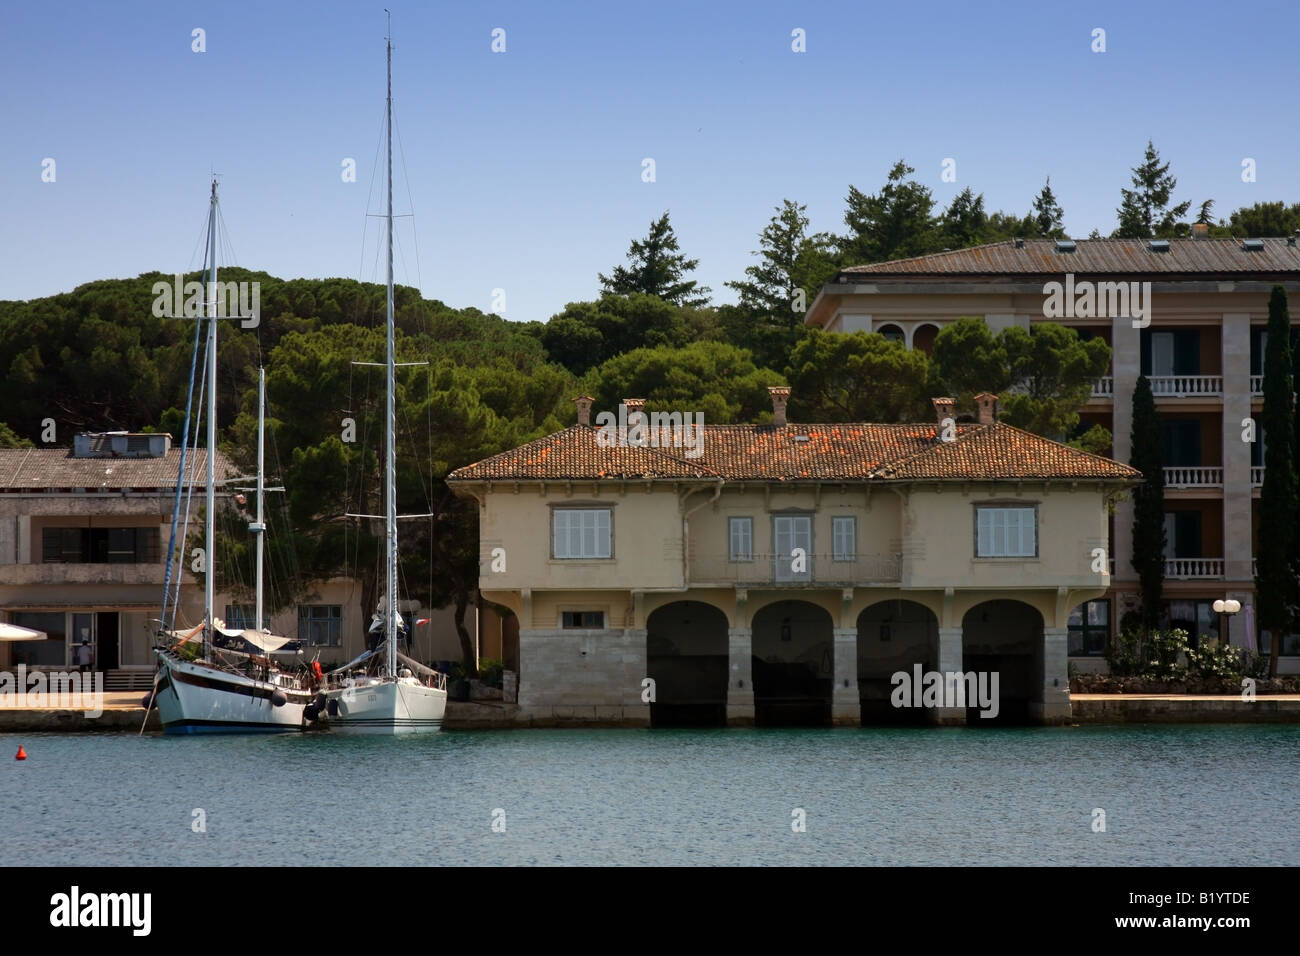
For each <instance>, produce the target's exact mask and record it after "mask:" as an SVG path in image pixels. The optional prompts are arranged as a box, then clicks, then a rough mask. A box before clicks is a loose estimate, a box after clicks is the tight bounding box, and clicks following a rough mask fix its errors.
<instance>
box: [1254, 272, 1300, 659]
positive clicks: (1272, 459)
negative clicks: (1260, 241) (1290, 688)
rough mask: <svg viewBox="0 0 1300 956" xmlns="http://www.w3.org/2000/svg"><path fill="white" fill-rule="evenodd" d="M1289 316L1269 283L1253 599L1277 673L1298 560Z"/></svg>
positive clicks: (1290, 614)
mask: <svg viewBox="0 0 1300 956" xmlns="http://www.w3.org/2000/svg"><path fill="white" fill-rule="evenodd" d="M1292 361H1293V359H1292V355H1291V319H1290V316H1289V315H1288V312H1287V301H1286V290H1284V289H1283V288H1282V286H1280V285H1275V286H1273V294H1272V295H1271V296H1269V300H1268V345H1267V346H1266V348H1265V350H1264V411H1263V415H1262V417H1261V425H1262V426H1263V431H1264V438H1265V448H1264V487H1263V489H1261V491H1260V496H1259V516H1260V528H1261V533H1260V536H1259V546H1258V548H1257V549H1256V556H1255V557H1256V561H1255V567H1256V572H1255V600H1256V601H1257V602H1258V605H1259V608H1258V611H1259V626H1260V627H1261V628H1264V629H1267V630H1268V631H1270V632H1271V633H1272V635H1273V655H1272V658H1271V660H1270V661H1269V675H1270V676H1273V677H1276V676H1277V658H1278V653H1279V652H1280V651H1281V649H1282V635H1283V634H1284V633H1285V632H1286V631H1287V629H1288V627H1289V626H1290V624H1291V622H1292V618H1293V612H1294V602H1295V597H1296V595H1295V590H1296V585H1295V572H1296V570H1300V569H1298V568H1297V565H1296V555H1295V549H1294V542H1295V520H1296V473H1295V430H1294V429H1295V407H1294V405H1295V402H1294V398H1293V396H1292V392H1293V391H1294V387H1293V384H1292V368H1293V366H1292Z"/></svg>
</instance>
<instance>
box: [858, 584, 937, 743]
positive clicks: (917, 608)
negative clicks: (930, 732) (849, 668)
mask: <svg viewBox="0 0 1300 956" xmlns="http://www.w3.org/2000/svg"><path fill="white" fill-rule="evenodd" d="M938 649H939V619H938V618H937V617H935V615H934V612H933V611H931V610H930V609H929V608H928V607H926V606H925V605H923V604H917V603H916V602H915V601H903V600H895V601H882V602H881V603H879V604H873V605H871V606H870V607H868V608H865V609H864V610H863V611H862V613H861V614H859V615H858V697H859V700H860V701H861V710H862V723H863V724H925V723H928V722H929V719H928V715H927V714H926V713H925V711H924V710H922V709H920V708H915V707H894V706H893V705H892V704H891V702H890V698H891V695H892V694H893V690H894V687H895V686H896V685H895V683H894V681H893V676H894V675H895V674H897V673H898V672H900V671H902V672H903V673H905V674H909V675H910V674H911V673H912V668H913V666H914V665H916V664H920V665H921V669H922V671H930V670H933V669H934V661H935V659H936V656H937V654H938Z"/></svg>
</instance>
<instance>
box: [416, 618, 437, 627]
mask: <svg viewBox="0 0 1300 956" xmlns="http://www.w3.org/2000/svg"><path fill="white" fill-rule="evenodd" d="M431 620H433V619H432V618H428V617H422V618H418V619H417V620H416V622H415V626H416V627H419V626H420V625H421V624H428V623H429V622H430V621H431Z"/></svg>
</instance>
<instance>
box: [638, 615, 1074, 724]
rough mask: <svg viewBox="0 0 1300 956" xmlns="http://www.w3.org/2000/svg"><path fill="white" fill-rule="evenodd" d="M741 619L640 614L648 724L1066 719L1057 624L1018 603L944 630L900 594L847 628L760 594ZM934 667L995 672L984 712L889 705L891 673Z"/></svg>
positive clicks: (968, 704)
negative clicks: (760, 600)
mask: <svg viewBox="0 0 1300 956" xmlns="http://www.w3.org/2000/svg"><path fill="white" fill-rule="evenodd" d="M742 619H744V620H747V621H748V623H749V626H748V627H737V626H733V625H732V622H731V621H730V620H729V617H728V615H727V613H725V612H724V611H723V610H722V609H721V608H719V607H717V606H715V605H714V604H712V603H709V602H707V601H702V600H677V601H669V602H666V603H664V604H662V605H660V606H658V607H657V608H655V609H654V610H652V611H651V612H650V614H649V615H648V617H647V618H646V638H645V640H646V656H647V665H648V671H647V672H648V674H649V676H650V677H651V678H652V679H653V680H654V685H655V693H654V695H653V699H652V700H651V701H650V723H651V725H652V726H659V727H662V726H672V725H693V726H724V725H727V724H733V725H747V724H755V725H757V726H827V725H831V724H840V725H856V724H858V723H859V722H861V723H862V724H900V723H901V724H908V723H916V724H934V723H941V724H953V723H968V724H973V725H980V726H984V725H989V724H998V723H1028V722H1034V723H1041V722H1046V723H1052V722H1060V721H1061V720H1064V719H1068V717H1069V715H1070V706H1069V690H1068V681H1067V679H1066V648H1065V645H1066V629H1065V628H1045V627H1044V618H1043V615H1042V613H1041V612H1040V611H1039V610H1038V609H1036V608H1035V607H1033V606H1031V605H1030V604H1027V603H1024V602H1022V601H1019V600H1012V599H1005V598H995V599H990V600H985V601H982V602H980V603H977V604H974V605H973V606H972V607H970V608H969V609H968V610H966V612H965V613H964V614H963V615H961V617H960V620H961V626H960V627H949V628H945V627H941V626H940V622H939V617H938V616H937V615H936V613H935V612H934V611H933V610H932V609H931V608H930V607H928V606H926V605H925V604H922V603H920V602H918V601H914V600H908V599H906V598H903V597H892V598H889V599H885V600H880V601H877V602H874V603H871V604H869V605H867V606H866V607H865V608H863V609H862V610H861V611H860V612H859V613H858V615H857V618H856V621H855V626H854V627H851V628H839V627H836V626H835V624H836V622H835V620H834V619H833V617H832V615H831V613H830V612H829V611H828V610H827V609H826V608H825V607H824V606H822V604H820V603H816V602H814V601H812V600H807V599H777V600H772V601H770V602H768V603H765V604H761V605H759V606H757V608H756V609H754V610H751V611H747V613H746V614H745V615H744V616H743V618H742ZM936 671H937V672H940V673H946V672H948V673H950V672H963V673H970V672H976V673H986V674H996V675H997V684H996V692H997V706H996V716H995V717H993V718H992V719H985V717H987V716H988V714H984V715H981V709H980V708H979V706H978V705H979V701H978V700H977V699H966V700H965V701H964V703H965V706H946V705H948V704H958V705H960V704H961V703H962V701H961V700H952V699H945V700H944V701H943V702H942V705H940V706H927V707H921V706H899V705H897V704H896V703H895V702H894V700H893V698H894V693H893V692H894V688H895V686H896V681H895V677H894V675H897V674H900V673H903V674H908V675H912V674H921V673H925V674H928V673H931V672H936ZM917 700H918V702H919V700H920V691H919V689H918V690H917ZM993 709H994V708H988V710H989V711H992V710H993Z"/></svg>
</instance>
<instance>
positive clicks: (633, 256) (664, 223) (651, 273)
mask: <svg viewBox="0 0 1300 956" xmlns="http://www.w3.org/2000/svg"><path fill="white" fill-rule="evenodd" d="M627 260H628V262H629V263H630V266H628V267H624V266H615V267H614V272H613V275H610V276H606V275H603V274H599V273H598V274H597V278H599V279H600V284H601V287H602V291H603V292H605V293H606V294H612V295H631V294H632V293H633V292H644V293H645V294H646V295H657V296H658V297H659V298H661V299H663V300H664V301H665V302H672V303H673V304H674V305H690V306H702V305H706V304H707V303H708V301H709V298H708V292H709V291H710V290H709V288H708V287H707V286H702V285H699V284H698V283H696V281H695V280H694V279H686V278H685V276H686V274H687V273H688V272H692V271H694V270H695V267H696V266H698V265H699V264H700V260H698V259H687V258H686V257H685V256H684V255H682V254H681V253H680V252H678V245H677V236H676V234H675V233H674V232H673V227H672V225H671V224H670V223H669V222H668V213H666V212H665V213H664V214H663V215H662V216H660V217H659V218H658V219H657V220H655V221H654V222H652V223H650V233H649V235H647V236H646V237H645V238H644V239H633V240H632V245H631V247H630V248H629V249H628V253H627Z"/></svg>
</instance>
